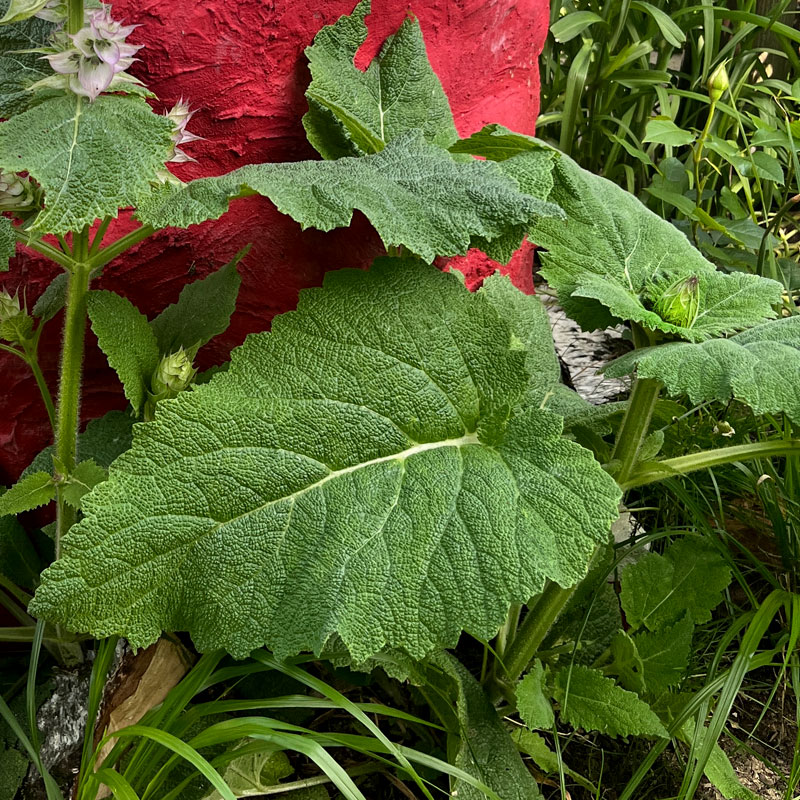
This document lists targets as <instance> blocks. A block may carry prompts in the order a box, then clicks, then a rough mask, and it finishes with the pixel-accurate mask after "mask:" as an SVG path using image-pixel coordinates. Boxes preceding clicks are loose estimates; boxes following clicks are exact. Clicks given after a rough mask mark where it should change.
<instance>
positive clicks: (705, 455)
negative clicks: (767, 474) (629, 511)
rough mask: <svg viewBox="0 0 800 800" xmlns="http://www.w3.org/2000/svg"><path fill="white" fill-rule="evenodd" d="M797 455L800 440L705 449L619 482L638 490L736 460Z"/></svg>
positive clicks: (661, 463) (662, 463)
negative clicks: (640, 487)
mask: <svg viewBox="0 0 800 800" xmlns="http://www.w3.org/2000/svg"><path fill="white" fill-rule="evenodd" d="M797 455H800V439H788V440H786V439H782V440H779V441H772V442H756V443H755V444H741V445H736V446H735V447H720V448H718V449H716V450H703V451H702V452H700V453H692V454H691V455H688V456H679V457H678V458H667V459H665V460H664V461H659V462H658V463H655V464H648V465H647V466H646V467H645V468H643V469H641V470H634V471H633V472H632V473H631V474H630V475H629V476H628V478H627V479H626V480H625V481H622V480H620V481H619V485H620V488H621V489H623V490H625V489H634V488H636V487H637V486H646V485H647V484H650V483H657V482H658V481H663V480H665V479H666V478H674V477H677V476H680V475H685V474H687V473H689V472H695V471H697V470H699V469H708V468H709V467H718V466H720V465H721V464H731V463H733V462H734V461H751V460H753V459H756V458H772V457H774V456H797Z"/></svg>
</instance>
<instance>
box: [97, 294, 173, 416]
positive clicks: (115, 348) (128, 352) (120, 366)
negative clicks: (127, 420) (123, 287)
mask: <svg viewBox="0 0 800 800" xmlns="http://www.w3.org/2000/svg"><path fill="white" fill-rule="evenodd" d="M88 309H89V319H90V320H91V322H92V330H93V331H94V332H95V335H96V336H97V343H98V344H99V345H100V349H101V350H102V351H103V352H104V353H105V354H106V358H108V363H109V364H110V365H111V366H112V367H113V368H114V370H115V371H116V373H117V375H118V376H119V379H120V381H122V386H123V388H124V389H125V397H127V398H128V400H130V403H131V405H132V406H133V410H134V412H135V413H137V414H138V413H139V409H140V408H141V407H142V403H144V401H145V398H146V397H147V386H148V382H149V379H150V376H151V375H152V374H153V372H154V371H155V370H156V368H157V367H158V362H159V358H160V354H159V352H158V344H157V343H156V337H155V334H154V333H153V331H152V330H151V329H150V326H149V325H148V323H147V317H145V315H144V314H142V313H141V312H140V311H139V310H138V309H137V308H136V306H134V305H133V303H131V301H130V300H127V299H125V298H124V297H122V296H121V295H118V294H116V293H115V292H107V291H101V290H96V291H92V292H90V293H89V298H88Z"/></svg>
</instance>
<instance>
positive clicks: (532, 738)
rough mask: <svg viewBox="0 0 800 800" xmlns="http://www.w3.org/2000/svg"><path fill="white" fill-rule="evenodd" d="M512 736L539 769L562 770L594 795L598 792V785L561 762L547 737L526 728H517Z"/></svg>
mask: <svg viewBox="0 0 800 800" xmlns="http://www.w3.org/2000/svg"><path fill="white" fill-rule="evenodd" d="M511 738H512V739H513V740H514V742H515V743H516V745H517V747H518V748H519V749H520V750H521V751H522V752H523V753H525V755H526V756H530V758H531V759H533V763H534V764H536V766H537V767H539V769H540V770H541V771H542V772H544V773H546V774H549V775H558V774H559V773H560V772H561V770H563V771H564V774H565V775H569V777H570V778H572V779H573V780H574V781H575V783H577V784H579V785H580V786H583V787H584V789H588V790H589V791H590V792H591V793H592V794H593V795H596V794H597V787H596V786H594V785H593V784H592V783H591V782H590V781H588V780H586V778H584V777H583V775H581V774H580V773H579V772H576V771H575V770H574V769H571V768H570V767H569V766H568V765H567V764H565V763H564V762H563V761H561V763H559V761H558V755H557V754H556V753H554V752H553V751H552V750H551V749H550V745H548V744H547V742H546V741H545V739H544V738H543V737H542V736H540V735H539V734H538V733H533V731H529V730H527V729H526V728H517V729H516V730H515V731H514V732H513V733H512V734H511Z"/></svg>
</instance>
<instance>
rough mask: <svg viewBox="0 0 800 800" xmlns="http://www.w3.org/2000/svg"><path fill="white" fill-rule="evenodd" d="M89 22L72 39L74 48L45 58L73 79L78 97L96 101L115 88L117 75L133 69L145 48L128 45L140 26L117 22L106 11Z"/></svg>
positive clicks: (95, 13)
mask: <svg viewBox="0 0 800 800" xmlns="http://www.w3.org/2000/svg"><path fill="white" fill-rule="evenodd" d="M87 22H88V24H87V25H86V27H84V28H81V30H79V31H78V32H77V33H75V34H72V35H70V36H69V37H68V41H69V42H71V45H72V46H70V47H67V48H66V49H64V50H62V51H61V52H58V53H52V54H49V55H47V56H45V58H47V60H48V61H49V62H50V66H52V68H53V69H54V70H55V71H56V72H57V73H59V74H61V75H69V87H70V89H71V90H72V91H73V92H75V94H79V95H83V96H84V97H88V98H89V99H90V100H95V99H96V98H97V97H98V95H100V94H101V93H102V92H105V91H106V90H107V89H108V88H109V86H111V82H112V81H113V80H114V76H115V75H118V74H119V73H121V72H124V71H125V70H126V69H128V67H130V65H131V64H132V63H133V62H134V60H135V59H134V56H135V55H136V53H137V52H138V51H139V50H140V49H141V48H142V46H143V45H134V44H128V43H127V42H126V41H125V37H126V36H128V34H129V33H131V32H132V31H133V30H135V29H136V28H137V27H139V26H138V25H122V24H121V23H119V22H116V21H115V20H113V19H112V18H111V14H110V12H109V11H108V9H107V8H106V7H103V8H102V9H98V10H96V11H91V12H90V13H89V14H88V15H87Z"/></svg>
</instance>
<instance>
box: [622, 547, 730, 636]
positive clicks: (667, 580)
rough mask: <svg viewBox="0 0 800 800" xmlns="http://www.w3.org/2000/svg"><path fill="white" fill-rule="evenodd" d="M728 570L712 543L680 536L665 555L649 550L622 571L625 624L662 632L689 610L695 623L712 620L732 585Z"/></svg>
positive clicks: (688, 612) (689, 614)
mask: <svg viewBox="0 0 800 800" xmlns="http://www.w3.org/2000/svg"><path fill="white" fill-rule="evenodd" d="M730 580H731V568H730V567H729V566H728V564H727V563H726V562H725V560H724V559H723V558H722V556H721V555H720V554H719V551H718V550H717V549H716V548H715V547H714V546H713V545H711V544H708V543H707V542H705V541H704V540H703V539H699V538H697V537H684V538H682V539H680V540H678V541H677V542H675V543H674V544H673V545H671V546H670V547H669V548H668V549H667V550H666V552H665V553H664V555H663V556H662V555H660V554H659V553H647V554H646V555H644V556H643V557H642V558H640V559H639V560H638V561H637V562H636V563H635V564H630V565H629V566H627V567H626V568H625V569H624V570H623V572H622V578H621V583H622V591H621V593H620V600H621V602H622V608H623V609H624V611H625V616H626V618H627V620H628V623H629V624H630V625H631V626H632V627H633V628H639V627H641V626H642V625H644V626H645V627H646V628H648V629H649V630H651V631H661V630H664V629H665V628H666V627H668V626H671V625H674V624H675V623H677V622H678V621H679V620H680V619H681V618H682V617H683V616H684V613H686V614H688V616H689V618H690V619H691V621H692V622H693V623H694V624H699V623H701V622H707V621H708V620H709V619H711V610H712V609H713V608H716V607H717V606H718V605H719V604H720V603H721V602H722V590H723V589H724V588H725V587H726V586H727V585H728V584H729V583H730Z"/></svg>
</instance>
